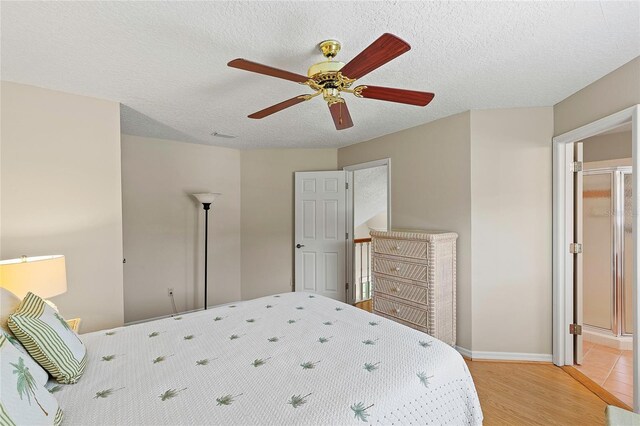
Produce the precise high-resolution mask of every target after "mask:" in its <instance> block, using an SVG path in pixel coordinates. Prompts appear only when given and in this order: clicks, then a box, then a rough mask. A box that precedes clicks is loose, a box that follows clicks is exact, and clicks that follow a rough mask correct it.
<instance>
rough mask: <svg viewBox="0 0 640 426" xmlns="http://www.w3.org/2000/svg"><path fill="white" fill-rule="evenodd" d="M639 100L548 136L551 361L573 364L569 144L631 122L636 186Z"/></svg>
mask: <svg viewBox="0 0 640 426" xmlns="http://www.w3.org/2000/svg"><path fill="white" fill-rule="evenodd" d="M639 118H640V104H639V105H634V106H632V107H630V108H627V109H625V110H622V111H619V112H617V113H615V114H611V115H609V116H607V117H604V118H602V119H600V120H597V121H594V122H592V123H590V124H587V125H585V126H582V127H579V128H577V129H575V130H571V131H569V132H566V133H563V134H562V135H559V136H556V137H554V138H553V142H552V144H553V343H552V346H553V363H554V364H556V365H558V366H562V365H573V359H574V357H573V355H574V354H573V338H572V335H570V334H569V324H571V323H572V322H573V313H574V312H573V278H574V277H573V275H574V274H573V255H572V254H571V253H569V244H570V243H573V242H574V241H573V225H574V223H573V221H574V208H573V200H574V198H573V196H574V188H573V176H572V174H573V172H571V171H570V164H571V162H572V161H573V149H574V144H575V143H576V142H579V141H581V140H583V139H586V138H588V137H591V136H595V135H597V134H600V133H602V132H605V131H607V130H610V129H612V128H615V127H618V126H621V125H623V124H627V123H629V122H631V123H632V124H631V139H632V157H633V163H632V164H633V170H634V171H635V173H634V174H633V185H634V187H635V188H640V158H639V156H640V151H639V148H640V132H639V131H640V127H639V123H638V120H639ZM639 192H640V191H638V190H635V191H633V198H632V203H633V228H634V230H636V232H635V233H634V241H633V250H634V253H633V275H632V282H633V311H634V315H633V326H634V330H633V331H634V332H633V371H634V379H633V389H634V395H633V406H634V411H635V412H640V371H638V365H639V357H640V340H639V335H638V330H639V329H640V315H639V314H638V308H639V307H640V295H639V294H638V281H639V279H640V270H639V269H638V268H639V267H640V245H639V244H638V240H639V237H638V235H639V234H640V233H639V232H637V230H638V225H639V224H640V205H639V200H640V197H639V196H638V195H639V194H638V193H639Z"/></svg>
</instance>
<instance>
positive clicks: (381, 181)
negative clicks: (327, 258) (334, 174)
mask: <svg viewBox="0 0 640 426" xmlns="http://www.w3.org/2000/svg"><path fill="white" fill-rule="evenodd" d="M344 169H345V170H346V171H347V174H348V178H347V179H348V180H349V183H350V185H349V193H348V203H347V204H348V207H347V211H348V213H347V214H348V219H347V222H348V223H349V226H350V228H351V232H350V238H349V241H348V243H347V244H348V245H350V247H348V248H350V250H348V252H349V254H350V256H349V258H348V259H347V263H348V265H349V266H350V268H349V269H350V271H349V272H348V273H349V276H350V277H351V280H352V281H351V282H353V286H351V288H350V290H351V291H350V296H351V301H352V303H353V304H355V305H357V306H359V307H361V308H363V309H365V310H371V297H372V294H373V287H372V273H371V268H372V264H371V255H372V252H373V247H372V245H371V235H370V234H369V233H370V232H371V231H372V230H377V231H386V230H388V229H389V228H390V223H391V218H390V194H389V188H390V174H389V173H390V160H389V159H383V160H377V161H372V162H368V163H363V164H356V165H352V166H347V167H345V168H344Z"/></svg>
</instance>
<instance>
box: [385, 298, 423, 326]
mask: <svg viewBox="0 0 640 426" xmlns="http://www.w3.org/2000/svg"><path fill="white" fill-rule="evenodd" d="M373 309H374V311H378V312H381V313H383V314H385V315H388V316H390V317H394V318H398V319H401V320H403V321H406V322H409V323H411V324H415V325H418V326H420V327H426V326H427V310H426V309H418V308H414V307H412V306H409V305H405V304H404V303H400V302H397V301H395V300H392V299H387V298H386V297H380V296H378V297H376V298H375V299H374V306H373Z"/></svg>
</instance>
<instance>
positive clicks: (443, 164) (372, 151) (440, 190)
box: [338, 112, 471, 348]
mask: <svg viewBox="0 0 640 426" xmlns="http://www.w3.org/2000/svg"><path fill="white" fill-rule="evenodd" d="M469 118H470V114H469V113H468V112H466V113H462V114H457V115H453V116H450V117H447V118H443V119H440V120H437V121H434V122H431V123H428V124H424V125H422V126H418V127H414V128H411V129H407V130H403V131H401V132H397V133H393V134H390V135H387V136H383V137H380V138H376V139H373V140H370V141H367V142H362V143H359V144H355V145H351V146H348V147H345V148H340V149H339V150H338V167H340V168H341V167H344V166H347V165H350V164H357V163H364V162H366V161H372V160H377V159H381V158H387V157H388V158H391V220H392V223H391V226H392V228H396V229H397V228H416V229H438V230H449V231H455V232H457V233H458V234H459V238H458V243H457V247H458V309H457V312H458V318H457V324H458V326H457V334H458V345H460V346H464V347H466V348H471V193H470V170H469V162H470V157H469V156H470V149H469V140H470V139H469V137H470V134H469Z"/></svg>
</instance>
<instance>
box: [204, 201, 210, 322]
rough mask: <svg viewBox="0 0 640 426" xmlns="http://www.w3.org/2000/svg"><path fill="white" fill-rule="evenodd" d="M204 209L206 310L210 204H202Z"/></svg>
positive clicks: (205, 304) (205, 305) (205, 307)
mask: <svg viewBox="0 0 640 426" xmlns="http://www.w3.org/2000/svg"><path fill="white" fill-rule="evenodd" d="M202 208H204V309H205V310H206V309H207V266H208V263H209V262H208V260H209V256H208V249H209V209H210V208H211V203H202Z"/></svg>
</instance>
